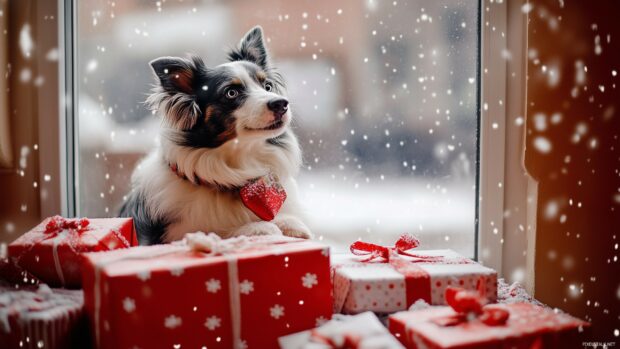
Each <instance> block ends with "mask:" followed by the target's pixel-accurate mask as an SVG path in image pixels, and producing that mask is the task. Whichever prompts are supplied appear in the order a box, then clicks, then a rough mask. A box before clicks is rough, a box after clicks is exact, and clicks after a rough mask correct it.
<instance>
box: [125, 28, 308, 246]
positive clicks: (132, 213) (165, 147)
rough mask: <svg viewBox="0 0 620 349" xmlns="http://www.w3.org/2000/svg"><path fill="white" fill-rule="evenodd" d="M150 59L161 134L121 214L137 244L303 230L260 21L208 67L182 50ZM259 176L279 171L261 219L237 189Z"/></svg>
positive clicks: (292, 152)
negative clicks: (274, 205)
mask: <svg viewBox="0 0 620 349" xmlns="http://www.w3.org/2000/svg"><path fill="white" fill-rule="evenodd" d="M150 65H151V67H152V68H153V71H154V73H155V75H156V78H157V84H156V87H155V89H154V90H153V93H152V94H151V95H150V96H149V97H148V99H147V104H148V105H149V106H150V108H151V109H152V110H154V111H155V112H157V113H158V114H160V115H161V117H162V126H161V137H160V138H161V142H160V145H159V146H158V147H157V148H156V149H155V150H154V151H153V152H152V153H150V154H149V155H148V156H147V157H146V158H145V159H144V160H142V162H141V163H140V164H139V165H138V166H137V167H136V169H135V171H134V173H133V175H132V190H131V193H130V194H129V195H128V196H127V200H126V202H125V203H124V205H123V207H122V208H121V213H120V215H121V216H124V217H133V218H134V222H135V225H136V230H137V231H138V236H139V239H140V243H141V244H143V245H148V244H157V243H164V242H170V241H174V240H179V239H182V238H183V236H184V235H185V233H190V232H194V231H205V232H215V233H217V234H218V235H220V236H222V237H231V236H238V235H281V234H284V235H287V236H294V237H302V238H310V237H311V235H312V234H311V232H310V230H309V229H308V227H307V226H306V225H305V224H304V223H303V222H302V221H301V220H300V218H299V213H300V205H299V201H298V195H297V187H296V182H295V179H294V178H295V176H296V174H297V173H298V171H299V167H300V165H301V150H300V148H299V144H298V141H297V138H296V137H295V135H294V134H293V132H292V131H291V129H290V127H289V126H290V123H291V118H292V114H291V110H290V109H289V103H288V100H287V99H286V90H285V85H284V82H283V79H282V77H281V76H280V75H279V74H278V72H277V71H276V70H275V69H274V67H273V65H272V64H271V61H270V56H269V55H268V53H267V50H266V48H265V43H264V40H263V31H262V29H261V27H255V28H253V29H252V30H250V31H249V32H248V33H247V34H246V35H245V36H244V37H243V39H241V42H240V43H239V45H238V46H237V47H236V48H235V49H233V50H232V52H230V53H229V62H227V63H225V64H221V65H219V66H216V67H207V66H206V65H205V63H204V62H203V61H202V59H200V58H199V57H196V56H190V57H189V58H177V57H162V58H158V59H155V60H153V61H152V62H150ZM268 174H272V175H274V176H275V178H278V179H279V183H280V185H281V187H283V189H284V190H285V191H286V200H285V201H284V203H283V205H282V207H281V208H280V210H279V212H278V213H277V214H276V215H275V218H274V219H273V220H271V221H263V220H261V219H260V218H258V216H256V215H255V214H254V213H253V212H252V211H251V210H250V209H248V208H247V207H246V206H245V205H244V203H243V201H242V199H241V197H240V195H239V190H240V188H242V187H243V186H244V185H246V184H248V183H250V182H251V181H253V180H255V179H256V178H260V177H262V176H266V175H268Z"/></svg>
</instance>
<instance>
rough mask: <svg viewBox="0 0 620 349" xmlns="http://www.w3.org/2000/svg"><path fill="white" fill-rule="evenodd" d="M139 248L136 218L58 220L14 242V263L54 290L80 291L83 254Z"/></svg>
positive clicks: (10, 249) (10, 250) (47, 221)
mask: <svg viewBox="0 0 620 349" xmlns="http://www.w3.org/2000/svg"><path fill="white" fill-rule="evenodd" d="M136 245H138V239H137V236H136V232H135V229H134V226H133V219H132V218H94V219H88V218H79V219H68V218H64V217H61V216H54V217H50V218H47V219H45V220H44V221H43V222H41V223H40V224H39V225H37V226H36V227H34V228H32V229H31V230H30V231H28V232H26V233H25V234H24V235H22V236H20V237H19V238H17V239H16V240H15V241H13V242H12V243H11V244H10V245H9V247H8V254H9V257H10V259H11V261H12V262H13V263H15V264H16V265H18V266H19V267H20V268H23V269H25V270H27V271H28V272H30V273H31V274H32V275H34V276H36V277H37V278H38V279H39V280H41V281H43V282H45V283H46V284H48V285H50V286H52V287H67V288H80V287H81V285H82V271H81V262H82V259H81V257H80V254H81V253H84V252H94V251H108V250H114V249H119V248H127V247H131V246H136Z"/></svg>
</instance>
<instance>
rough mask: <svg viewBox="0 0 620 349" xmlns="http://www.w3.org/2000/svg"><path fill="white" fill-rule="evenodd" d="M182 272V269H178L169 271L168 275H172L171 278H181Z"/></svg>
mask: <svg viewBox="0 0 620 349" xmlns="http://www.w3.org/2000/svg"><path fill="white" fill-rule="evenodd" d="M183 272H184V270H183V268H180V267H176V268H172V269H170V274H172V276H181V275H183Z"/></svg>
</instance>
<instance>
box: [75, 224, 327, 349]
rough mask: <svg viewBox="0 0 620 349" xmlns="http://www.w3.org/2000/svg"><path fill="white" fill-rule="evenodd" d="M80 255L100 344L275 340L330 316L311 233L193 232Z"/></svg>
mask: <svg viewBox="0 0 620 349" xmlns="http://www.w3.org/2000/svg"><path fill="white" fill-rule="evenodd" d="M85 259H86V263H85V269H84V292H85V305H86V311H87V314H88V316H89V319H90V322H91V326H92V332H93V335H94V340H95V344H96V346H97V347H98V348H134V347H136V348H156V347H157V348H173V347H179V348H201V347H207V348H210V349H211V348H273V347H276V346H277V338H278V337H280V336H283V335H286V334H289V333H294V332H299V331H302V330H306V329H309V328H313V327H315V326H317V324H320V323H322V322H324V321H326V320H327V319H329V318H330V316H331V311H332V305H331V304H332V301H331V300H332V298H331V284H330V275H329V272H330V271H329V249H328V248H327V247H326V246H324V245H322V244H320V243H317V242H313V241H307V240H303V239H295V238H289V237H283V236H279V237H270V236H263V237H239V238H232V239H226V240H221V239H220V238H219V237H217V235H215V234H209V235H205V234H204V233H195V234H188V235H187V236H186V239H185V241H184V242H183V243H179V244H172V245H158V246H149V247H136V248H132V249H127V250H117V251H110V252H102V253H89V254H86V255H85Z"/></svg>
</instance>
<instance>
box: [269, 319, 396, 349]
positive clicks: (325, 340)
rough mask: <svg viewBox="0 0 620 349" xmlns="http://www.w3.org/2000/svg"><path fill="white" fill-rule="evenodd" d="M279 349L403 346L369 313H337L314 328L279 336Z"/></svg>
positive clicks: (372, 348)
mask: <svg viewBox="0 0 620 349" xmlns="http://www.w3.org/2000/svg"><path fill="white" fill-rule="evenodd" d="M279 343H280V348H282V349H331V348H356V349H404V347H403V346H402V345H401V344H400V343H399V342H398V340H396V338H394V336H392V334H391V333H390V332H388V330H387V329H386V328H385V326H383V324H381V322H380V321H379V319H377V316H376V315H375V314H374V313H372V312H369V311H368V312H365V313H361V314H357V315H336V316H334V319H332V320H330V321H327V322H326V323H324V324H323V325H321V326H320V327H318V328H315V329H313V330H308V331H303V332H299V333H295V334H290V335H288V336H284V337H280V339H279Z"/></svg>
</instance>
